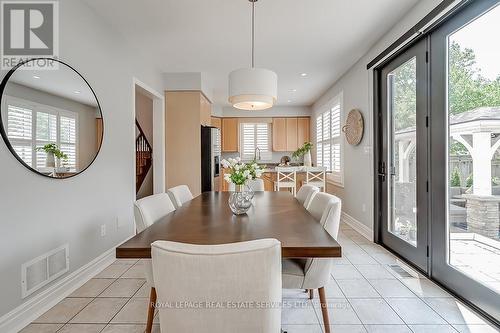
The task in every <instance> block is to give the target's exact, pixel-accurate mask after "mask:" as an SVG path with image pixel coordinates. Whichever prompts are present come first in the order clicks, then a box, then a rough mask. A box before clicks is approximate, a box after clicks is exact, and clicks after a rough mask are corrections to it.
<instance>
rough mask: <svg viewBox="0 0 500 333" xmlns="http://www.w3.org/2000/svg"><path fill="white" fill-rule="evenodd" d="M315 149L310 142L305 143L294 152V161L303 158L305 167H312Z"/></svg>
mask: <svg viewBox="0 0 500 333" xmlns="http://www.w3.org/2000/svg"><path fill="white" fill-rule="evenodd" d="M312 147H313V144H312V143H310V142H304V144H303V145H302V147H300V148H299V149H297V150H296V151H294V152H293V154H292V157H293V158H294V159H299V158H301V157H302V156H303V157H304V166H306V167H310V166H312V163H311V149H312Z"/></svg>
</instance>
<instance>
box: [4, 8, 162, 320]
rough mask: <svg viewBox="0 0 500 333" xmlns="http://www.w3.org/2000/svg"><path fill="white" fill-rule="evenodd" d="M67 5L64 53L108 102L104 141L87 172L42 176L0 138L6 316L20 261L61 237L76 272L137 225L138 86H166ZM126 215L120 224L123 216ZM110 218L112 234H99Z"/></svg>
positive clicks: (91, 17)
mask: <svg viewBox="0 0 500 333" xmlns="http://www.w3.org/2000/svg"><path fill="white" fill-rule="evenodd" d="M59 7H60V56H61V58H62V60H64V61H65V62H67V63H69V64H70V65H72V66H74V67H75V68H76V69H77V70H78V71H79V72H80V73H81V74H82V75H83V76H84V77H85V78H86V79H87V80H88V82H89V83H90V85H91V86H92V87H93V89H94V90H95V92H96V94H97V97H98V98H99V101H100V103H101V107H102V111H103V117H104V128H105V133H104V142H103V146H102V149H101V152H100V154H99V156H98V157H97V159H96V161H95V162H94V164H93V165H92V166H91V167H90V168H89V169H87V171H86V172H85V173H83V174H81V175H79V176H77V177H74V178H70V179H67V180H54V179H48V178H44V177H41V176H38V175H36V174H34V173H32V172H30V171H29V170H27V169H26V168H24V167H23V166H22V165H20V164H19V162H18V161H17V160H16V159H15V158H14V157H13V156H12V155H11V153H10V152H9V151H8V149H7V147H6V146H5V144H4V143H3V142H1V143H0V189H1V192H0V222H1V226H2V232H1V233H0V253H2V256H0V295H1V301H0V315H2V314H5V313H7V312H9V311H10V310H12V309H13V308H15V307H17V306H18V305H20V304H21V303H22V302H23V301H25V300H22V299H21V264H22V263H24V262H26V261H28V260H30V259H32V258H35V257H37V256H38V255H39V254H41V253H44V252H46V251H48V250H50V249H53V248H56V247H58V246H60V245H61V244H65V243H69V246H70V272H72V271H74V270H76V269H78V268H79V267H82V266H83V265H85V264H86V263H88V262H90V261H91V260H92V259H94V258H96V257H97V256H99V255H100V254H102V253H103V252H105V251H106V250H108V249H110V248H112V247H113V246H115V245H116V244H118V243H120V242H122V241H123V240H124V239H126V238H127V237H129V236H130V235H132V234H133V232H134V227H133V225H134V223H133V211H132V203H133V201H134V199H135V177H134V175H135V170H134V158H135V157H134V144H133V143H134V105H133V102H132V100H133V94H134V87H133V83H132V78H133V77H136V78H138V79H139V80H141V81H142V82H145V83H147V84H148V85H149V86H151V87H153V88H154V89H156V90H157V91H162V90H163V87H162V77H161V75H160V74H159V73H158V74H157V72H156V71H155V70H154V69H153V68H150V65H149V64H150V63H151V61H149V59H147V58H144V57H139V56H134V49H133V48H131V47H125V45H127V44H126V43H125V42H124V41H123V39H122V37H121V36H120V35H118V34H115V33H114V32H113V31H112V30H111V27H110V26H108V25H106V24H105V23H104V22H102V20H101V19H100V17H99V16H98V15H97V14H96V13H94V12H93V11H92V10H91V9H89V8H88V7H87V6H86V5H85V4H82V3H81V2H80V1H78V0H64V1H60V2H59ZM4 75H5V72H2V73H1V77H2V78H3V77H4ZM117 219H118V221H119V222H120V223H119V224H120V227H119V228H117V223H116V220H117ZM101 224H105V225H106V227H107V235H106V236H105V237H101V236H100V225H101Z"/></svg>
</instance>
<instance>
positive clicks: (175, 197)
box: [167, 185, 193, 209]
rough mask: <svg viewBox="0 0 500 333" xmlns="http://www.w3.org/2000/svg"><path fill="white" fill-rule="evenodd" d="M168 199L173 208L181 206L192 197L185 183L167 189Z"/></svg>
mask: <svg viewBox="0 0 500 333" xmlns="http://www.w3.org/2000/svg"><path fill="white" fill-rule="evenodd" d="M167 193H168V195H169V196H170V199H171V200H172V202H173V203H174V205H175V208H176V209H177V208H179V207H181V206H182V205H183V204H184V203H185V202H188V201H190V200H192V199H193V194H192V193H191V191H190V190H189V187H188V186H187V185H179V186H176V187H172V188H169V189H168V190H167Z"/></svg>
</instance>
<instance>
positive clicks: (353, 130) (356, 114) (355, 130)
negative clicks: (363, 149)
mask: <svg viewBox="0 0 500 333" xmlns="http://www.w3.org/2000/svg"><path fill="white" fill-rule="evenodd" d="M363 129H364V125H363V115H362V114H361V112H360V111H359V110H357V109H354V110H351V111H350V112H349V114H348V115H347V119H346V122H345V125H344V126H343V127H342V132H344V133H345V137H346V140H347V142H348V143H349V144H351V145H354V146H356V145H358V144H359V143H360V142H361V139H363Z"/></svg>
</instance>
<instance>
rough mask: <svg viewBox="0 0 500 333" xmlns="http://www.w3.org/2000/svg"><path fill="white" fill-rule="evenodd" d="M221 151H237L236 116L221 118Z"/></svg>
mask: <svg viewBox="0 0 500 333" xmlns="http://www.w3.org/2000/svg"><path fill="white" fill-rule="evenodd" d="M222 151H223V152H238V118H222Z"/></svg>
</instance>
